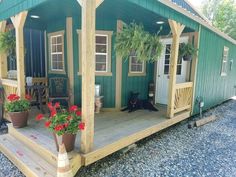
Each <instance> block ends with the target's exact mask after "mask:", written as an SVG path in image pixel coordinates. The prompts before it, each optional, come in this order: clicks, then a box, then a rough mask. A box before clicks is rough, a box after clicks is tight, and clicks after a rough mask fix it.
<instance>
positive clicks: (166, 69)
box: [164, 44, 183, 75]
mask: <svg viewBox="0 0 236 177" xmlns="http://www.w3.org/2000/svg"><path fill="white" fill-rule="evenodd" d="M170 55H171V44H167V45H166V51H165V63H164V74H165V75H169V72H170ZM182 62H183V60H182V59H178V63H177V71H176V74H177V75H181V73H182Z"/></svg>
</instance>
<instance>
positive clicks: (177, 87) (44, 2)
mask: <svg viewBox="0 0 236 177" xmlns="http://www.w3.org/2000/svg"><path fill="white" fill-rule="evenodd" d="M132 22H135V23H137V24H143V26H144V28H145V30H146V31H148V32H149V33H151V34H154V33H157V32H158V31H159V30H160V29H162V30H161V31H160V33H159V35H160V37H161V42H162V43H163V46H164V49H163V52H162V54H161V57H160V58H159V59H158V61H156V62H152V63H149V62H140V61H138V60H137V58H136V57H135V56H130V57H129V58H125V59H123V58H121V57H120V56H119V55H118V54H117V52H116V51H115V48H114V46H115V43H116V38H115V34H116V33H119V32H121V31H122V29H123V25H124V24H130V23H132ZM8 30H14V31H15V36H16V62H15V63H14V64H12V65H13V66H12V67H11V66H9V65H10V63H9V62H7V55H6V54H0V61H1V62H0V79H1V81H2V85H3V87H4V88H5V90H6V92H7V94H10V93H17V94H18V95H19V96H24V95H25V85H26V77H33V79H34V80H35V82H40V83H43V84H46V85H47V83H48V80H49V79H50V78H55V77H63V78H68V80H69V90H70V96H71V99H70V102H71V104H76V105H79V106H80V107H81V109H82V120H83V121H84V122H85V124H86V128H85V131H83V132H82V133H81V137H80V138H79V139H78V140H77V142H78V143H77V145H78V146H77V147H78V149H80V150H78V151H76V152H75V153H74V155H71V156H70V157H71V159H70V162H71V164H72V169H73V173H74V174H76V172H77V171H78V169H79V168H80V167H81V166H84V165H89V164H91V163H93V162H95V161H97V160H99V159H101V158H103V157H105V156H107V155H109V154H111V153H113V152H116V151H118V150H119V149H121V148H123V147H126V146H128V145H130V144H132V143H135V142H136V141H138V140H140V139H142V138H145V137H147V136H149V135H151V134H153V133H156V132H158V131H160V130H162V129H164V128H167V127H169V126H171V125H173V124H176V123H178V122H180V121H182V120H184V119H186V118H188V117H190V116H192V115H195V114H198V113H199V111H200V110H199V109H200V108H199V104H200V102H204V107H203V109H204V110H206V109H209V108H211V107H213V106H215V105H217V104H220V103H222V102H223V101H225V100H227V99H229V98H231V97H233V96H234V95H235V93H236V41H235V40H234V39H232V38H230V37H229V36H227V35H226V34H224V33H222V32H220V31H219V30H218V29H216V28H214V27H213V26H211V24H210V23H209V22H208V21H207V20H206V19H205V17H204V16H202V15H201V14H200V13H199V12H198V11H197V10H196V9H195V8H194V7H193V6H192V5H191V4H189V3H188V2H187V1H184V0H172V1H169V0H12V1H9V0H8V1H7V0H2V1H0V32H6V31H8ZM180 43H191V44H193V45H194V46H195V47H196V48H198V54H197V55H196V56H194V58H193V59H192V60H191V61H184V60H183V59H180V60H178V52H179V44H180ZM24 48H26V53H25V52H24V51H25V50H24ZM12 69H16V72H17V79H16V80H11V79H9V78H8V70H12ZM150 83H153V84H154V88H155V89H154V98H153V101H154V103H155V104H156V106H157V108H158V109H159V112H158V113H150V112H145V111H144V112H143V111H142V110H141V111H140V112H138V113H137V112H136V113H131V114H128V113H123V112H120V110H121V109H122V108H123V107H126V106H127V103H128V99H129V94H130V92H131V91H133V92H139V94H140V95H139V98H140V99H147V98H148V96H149V92H150V89H149V85H150ZM95 85H99V88H100V89H101V90H100V91H101V95H102V96H103V98H102V102H103V113H101V114H98V115H97V114H96V115H95V114H94V102H95V98H94V94H95V93H94V90H95ZM32 124H34V123H33V121H31V122H30V124H29V127H30V126H31V125H32ZM33 127H34V126H32V127H31V128H32V130H31V133H32V132H33V131H34V130H33V129H35V127H34V128H33ZM9 129H10V131H9V135H4V136H6V137H5V139H6V141H1V144H0V149H1V151H3V152H4V154H6V155H7V156H8V157H9V158H10V159H11V160H12V161H13V162H14V163H15V164H19V163H18V162H19V161H21V159H19V158H18V157H17V155H14V152H13V151H14V150H12V149H9V146H7V145H6V144H7V141H8V140H9V139H10V138H9V137H8V136H13V137H14V138H15V139H16V141H19V143H23V144H24V145H25V146H26V147H27V148H28V149H29V151H31V150H32V152H34V150H33V149H34V147H38V148H39V151H38V152H37V153H35V152H34V153H35V154H38V155H40V156H37V157H38V158H39V157H40V158H42V160H45V161H47V163H50V164H53V165H52V167H51V169H52V171H53V170H55V169H56V167H55V163H56V162H55V161H56V160H55V159H56V155H55V154H56V153H55V152H54V151H53V150H52V151H51V149H50V147H48V146H50V145H49V144H50V143H49V144H47V145H46V144H44V143H42V141H41V140H32V139H30V136H29V134H28V133H29V132H27V131H23V130H22V131H21V130H15V129H14V128H12V127H11V126H10V127H9ZM38 132H43V130H41V129H40V128H39V130H38ZM42 134H44V133H42ZM37 135H38V134H37ZM35 136H36V135H35ZM44 136H45V135H44ZM40 138H42V139H44V137H43V136H39V137H38V139H40ZM28 139H30V140H28ZM9 141H10V140H9ZM4 142H5V144H4ZM52 144H53V143H52ZM15 151H16V150H15ZM51 157H52V158H51ZM54 157H55V158H54ZM50 158H51V159H50ZM22 163H23V165H22V166H20V165H19V166H18V168H20V170H22V171H23V172H24V173H25V174H26V175H28V176H30V175H33V176H40V175H38V172H35V171H34V170H33V169H32V168H33V167H30V166H29V165H27V163H26V162H22ZM33 165H36V166H37V164H35V163H34V164H33ZM41 167H42V166H40V168H41ZM54 168H55V169H54ZM42 169H43V167H42Z"/></svg>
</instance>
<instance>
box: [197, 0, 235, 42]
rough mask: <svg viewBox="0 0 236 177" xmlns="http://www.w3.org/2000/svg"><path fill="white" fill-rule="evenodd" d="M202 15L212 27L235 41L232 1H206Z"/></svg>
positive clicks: (233, 6) (233, 5)
mask: <svg viewBox="0 0 236 177" xmlns="http://www.w3.org/2000/svg"><path fill="white" fill-rule="evenodd" d="M202 12H203V14H204V15H205V16H206V17H207V18H208V19H209V20H210V21H211V22H212V24H213V26H215V27H216V28H218V29H219V30H221V31H223V32H225V33H226V34H228V35H229V36H231V37H232V38H234V39H236V3H235V1H234V0H206V1H205V2H204V4H203V6H202Z"/></svg>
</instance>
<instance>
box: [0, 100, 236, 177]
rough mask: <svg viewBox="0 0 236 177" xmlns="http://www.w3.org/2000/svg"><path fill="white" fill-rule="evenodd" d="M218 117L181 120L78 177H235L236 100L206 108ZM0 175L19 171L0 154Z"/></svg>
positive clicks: (84, 170)
mask: <svg viewBox="0 0 236 177" xmlns="http://www.w3.org/2000/svg"><path fill="white" fill-rule="evenodd" d="M211 114H215V115H216V116H217V117H218V119H217V120H216V121H215V122H212V123H209V124H207V125H204V126H202V127H198V128H192V129H188V123H189V122H192V121H193V120H196V119H198V117H195V118H192V119H191V120H189V121H184V122H181V123H180V124H178V125H175V126H173V127H171V128H169V129H166V130H165V131H162V132H160V133H158V134H155V135H153V136H151V137H148V138H146V139H144V140H142V141H140V142H138V143H137V147H136V148H134V149H132V150H131V151H129V152H128V153H126V154H123V153H121V152H117V153H114V154H113V155H111V156H109V157H107V158H105V159H102V160H100V161H98V162H96V163H94V164H92V165H90V166H88V167H83V168H82V169H81V170H80V171H79V173H78V174H77V177H158V176H161V177H165V176H166V177H172V176H173V177H179V176H181V177H182V176H184V177H188V176H189V177H208V176H210V177H221V176H222V177H235V176H236V101H234V100H232V101H229V102H226V103H224V104H223V105H221V106H219V107H216V108H214V109H211V110H209V111H208V112H206V113H205V114H204V115H206V116H208V115H211ZM0 162H1V164H0V177H3V176H4V177H5V176H9V177H10V176H11V177H13V176H14V177H18V176H19V177H21V176H22V174H21V173H20V172H19V171H18V170H17V169H16V168H15V167H14V166H13V165H12V164H11V163H10V162H9V161H8V160H7V158H6V157H5V156H4V155H2V154H1V153H0Z"/></svg>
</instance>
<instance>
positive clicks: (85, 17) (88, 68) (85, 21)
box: [77, 0, 103, 153]
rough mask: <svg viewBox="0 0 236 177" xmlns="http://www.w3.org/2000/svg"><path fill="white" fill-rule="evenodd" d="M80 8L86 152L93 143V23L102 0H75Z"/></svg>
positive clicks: (83, 140) (83, 117)
mask: <svg viewBox="0 0 236 177" xmlns="http://www.w3.org/2000/svg"><path fill="white" fill-rule="evenodd" d="M77 1H78V3H79V4H80V5H81V8H82V27H81V35H82V52H81V56H82V57H81V65H82V121H83V122H84V123H85V130H84V131H82V133H81V151H82V152H83V153H88V152H90V151H91V150H92V149H93V143H94V96H95V93H94V92H95V91H94V90H95V25H96V8H97V7H98V6H99V5H100V4H101V3H102V2H103V0H89V1H88V0H77Z"/></svg>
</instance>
